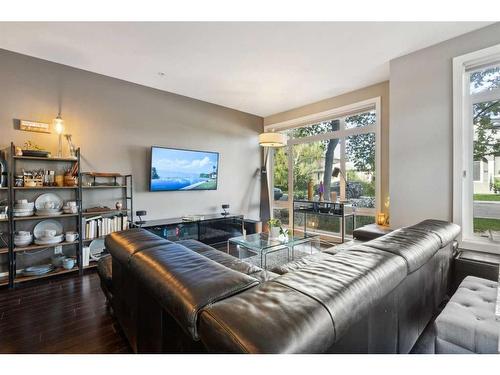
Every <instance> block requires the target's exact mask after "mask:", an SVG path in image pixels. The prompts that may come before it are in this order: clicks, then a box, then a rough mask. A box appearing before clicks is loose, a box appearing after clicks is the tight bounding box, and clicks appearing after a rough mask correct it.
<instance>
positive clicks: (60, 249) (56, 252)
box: [54, 246, 62, 255]
mask: <svg viewBox="0 0 500 375" xmlns="http://www.w3.org/2000/svg"><path fill="white" fill-rule="evenodd" d="M57 254H62V246H56V247H54V255H57Z"/></svg>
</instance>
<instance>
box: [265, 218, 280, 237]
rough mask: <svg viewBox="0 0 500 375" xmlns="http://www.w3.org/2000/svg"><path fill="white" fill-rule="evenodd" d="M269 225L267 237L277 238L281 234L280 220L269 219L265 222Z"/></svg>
mask: <svg viewBox="0 0 500 375" xmlns="http://www.w3.org/2000/svg"><path fill="white" fill-rule="evenodd" d="M267 224H268V225H269V235H270V237H271V238H278V237H279V235H280V232H281V220H280V219H269V221H268V222H267Z"/></svg>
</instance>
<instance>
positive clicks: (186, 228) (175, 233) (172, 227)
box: [140, 214, 245, 245]
mask: <svg viewBox="0 0 500 375" xmlns="http://www.w3.org/2000/svg"><path fill="white" fill-rule="evenodd" d="M244 225H245V221H244V216H243V215H232V214H229V215H226V216H222V215H221V214H209V215H203V216H200V217H199V218H193V219H190V220H186V219H185V218H181V217H177V218H170V219H160V220H149V221H146V222H145V223H143V224H142V225H140V227H141V228H144V229H147V230H149V231H151V232H153V233H154V234H156V235H158V236H160V237H163V238H165V239H167V240H170V241H179V240H188V239H192V240H198V241H200V242H203V243H206V244H207V245H213V244H216V243H221V242H225V241H227V240H228V239H229V238H231V237H238V236H242V235H243V229H244Z"/></svg>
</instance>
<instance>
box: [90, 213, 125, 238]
mask: <svg viewBox="0 0 500 375" xmlns="http://www.w3.org/2000/svg"><path fill="white" fill-rule="evenodd" d="M129 226H130V223H129V219H128V216H125V215H115V216H109V217H103V216H93V217H88V218H83V222H82V228H83V231H82V232H83V235H82V239H84V240H92V239H94V238H99V237H102V236H106V235H108V234H110V233H113V232H119V231H122V230H127V229H129Z"/></svg>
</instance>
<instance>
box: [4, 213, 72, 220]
mask: <svg viewBox="0 0 500 375" xmlns="http://www.w3.org/2000/svg"><path fill="white" fill-rule="evenodd" d="M78 215H79V214H62V215H57V216H52V215H40V216H36V215H35V216H20V217H15V218H14V221H26V220H43V219H58V218H61V217H75V216H78Z"/></svg>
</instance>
